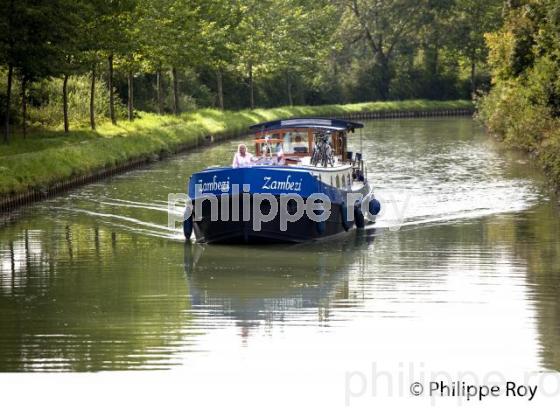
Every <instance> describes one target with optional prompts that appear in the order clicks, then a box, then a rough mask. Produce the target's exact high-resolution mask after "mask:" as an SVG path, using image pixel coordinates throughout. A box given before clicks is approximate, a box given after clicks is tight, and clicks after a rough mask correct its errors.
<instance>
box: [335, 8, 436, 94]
mask: <svg viewBox="0 0 560 410" xmlns="http://www.w3.org/2000/svg"><path fill="white" fill-rule="evenodd" d="M343 3H344V5H345V6H346V9H347V12H348V13H349V16H347V17H349V18H347V19H346V22H347V23H348V22H349V23H350V24H355V25H356V26H357V27H358V28H359V31H360V34H361V36H362V38H363V40H364V41H365V42H366V44H367V45H368V47H369V48H370V50H371V52H372V53H373V56H374V58H375V60H376V63H377V64H378V67H379V72H380V78H381V82H380V90H379V91H380V94H381V97H382V99H387V98H388V97H389V85H390V82H391V78H392V73H391V62H392V60H393V58H394V55H395V51H396V48H397V47H398V46H399V45H400V44H401V43H402V42H404V41H405V40H406V39H407V38H409V37H410V36H411V35H412V34H413V33H414V31H415V30H418V28H419V26H420V19H419V17H420V11H421V10H422V9H423V7H425V6H426V1H425V0H384V1H378V0H343Z"/></svg>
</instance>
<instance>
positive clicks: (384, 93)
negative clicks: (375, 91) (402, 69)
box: [379, 57, 391, 101]
mask: <svg viewBox="0 0 560 410" xmlns="http://www.w3.org/2000/svg"><path fill="white" fill-rule="evenodd" d="M379 60H380V61H379V63H380V70H381V84H379V94H380V95H381V99H382V100H383V101H386V100H387V99H388V98H389V85H390V83H391V72H390V68H389V61H387V58H386V57H381V58H380V59H379Z"/></svg>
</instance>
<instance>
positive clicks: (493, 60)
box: [480, 0, 560, 183]
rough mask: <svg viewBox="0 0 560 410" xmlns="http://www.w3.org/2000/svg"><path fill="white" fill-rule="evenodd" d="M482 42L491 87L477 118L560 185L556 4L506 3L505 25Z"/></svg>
mask: <svg viewBox="0 0 560 410" xmlns="http://www.w3.org/2000/svg"><path fill="white" fill-rule="evenodd" d="M486 38H487V43H488V46H489V49H490V53H489V59H488V60H489V65H490V69H491V72H492V81H493V83H494V86H493V89H492V91H491V92H490V93H489V94H488V95H486V96H485V97H484V98H483V99H482V100H481V103H480V114H481V116H482V118H483V119H484V120H485V122H486V124H487V125H488V127H489V128H490V130H491V131H493V132H494V133H495V134H496V135H498V136H500V137H502V138H504V139H505V140H506V141H507V142H508V143H509V144H511V145H513V146H516V147H519V148H523V149H526V150H529V151H534V152H535V153H536V154H537V155H538V156H539V157H541V159H542V160H543V161H544V163H545V164H546V166H548V167H551V169H550V170H549V171H550V173H554V174H555V181H556V182H557V183H560V132H559V130H560V76H559V73H560V1H558V0H516V1H509V2H508V5H507V10H506V13H505V20H504V24H503V25H502V26H501V27H500V28H499V30H496V31H495V32H493V33H489V34H488V35H487V36H486ZM555 150H556V151H555ZM547 156H549V157H547ZM552 168H553V169H552Z"/></svg>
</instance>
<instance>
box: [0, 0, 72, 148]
mask: <svg viewBox="0 0 560 410" xmlns="http://www.w3.org/2000/svg"><path fill="white" fill-rule="evenodd" d="M70 4H71V2H70V1H69V0H53V1H49V2H44V1H40V0H18V1H14V0H6V4H5V9H6V10H7V13H6V14H5V15H4V16H3V17H2V24H1V25H0V27H1V30H2V35H1V36H0V37H1V38H2V40H3V41H2V46H1V49H2V56H3V60H4V61H5V63H6V64H7V66H8V86H7V89H8V95H7V102H6V112H7V114H6V124H5V134H4V140H5V141H6V142H7V141H8V140H9V135H10V115H9V112H10V104H11V91H12V81H13V75H14V73H16V74H17V75H18V76H19V78H20V83H21V86H22V89H21V101H22V125H23V127H22V128H23V135H24V137H25V134H26V121H27V88H28V85H29V84H30V83H32V82H34V81H36V80H39V79H42V78H48V77H50V76H52V75H56V74H58V70H59V67H60V64H59V63H60V62H61V61H63V60H64V57H65V53H64V45H66V44H68V43H69V42H70V41H71V39H72V38H73V37H74V34H75V32H74V29H75V28H76V25H75V24H73V21H72V17H73V14H72V13H71V12H67V10H68V7H70ZM3 6H4V5H3Z"/></svg>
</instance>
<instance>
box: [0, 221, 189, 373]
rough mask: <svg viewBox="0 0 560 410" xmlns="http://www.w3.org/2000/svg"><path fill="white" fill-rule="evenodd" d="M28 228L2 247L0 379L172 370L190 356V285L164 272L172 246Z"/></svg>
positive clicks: (176, 273) (94, 230) (85, 231)
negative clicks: (12, 374) (5, 374)
mask: <svg viewBox="0 0 560 410" xmlns="http://www.w3.org/2000/svg"><path fill="white" fill-rule="evenodd" d="M42 227H43V228H45V227H46V226H42ZM18 228H19V227H18V226H17V225H16V226H12V227H10V228H8V230H12V231H15V232H13V234H12V235H9V239H8V240H7V241H4V239H5V238H6V233H7V232H6V231H3V232H2V239H3V240H2V242H1V245H2V246H1V247H0V261H1V264H0V311H1V312H2V316H1V317H0V328H1V329H2V331H1V336H0V352H1V354H0V370H2V371H25V370H43V371H52V370H74V371H94V370H104V369H115V370H116V369H133V368H143V369H146V368H168V367H169V366H170V365H171V364H173V362H174V356H176V354H177V353H178V351H179V350H181V349H183V350H184V349H188V345H189V337H190V335H189V334H188V332H187V328H188V324H189V321H190V315H189V313H188V311H189V309H190V305H189V301H188V297H187V294H188V289H187V284H186V283H185V282H184V278H183V273H182V272H181V270H180V269H172V268H165V267H163V268H162V266H161V262H162V261H166V260H168V259H167V258H168V254H169V252H168V251H169V249H170V244H169V243H166V242H165V241H147V240H146V239H145V238H142V237H134V236H130V235H123V234H117V233H115V232H113V231H110V230H106V229H102V228H100V227H91V226H88V225H77V224H72V225H63V226H59V227H52V226H50V227H49V229H45V230H41V229H34V230H29V229H25V230H22V231H20V232H17V231H18ZM173 246H175V247H177V248H178V246H177V245H176V244H171V248H173Z"/></svg>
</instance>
